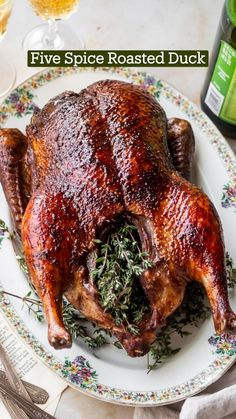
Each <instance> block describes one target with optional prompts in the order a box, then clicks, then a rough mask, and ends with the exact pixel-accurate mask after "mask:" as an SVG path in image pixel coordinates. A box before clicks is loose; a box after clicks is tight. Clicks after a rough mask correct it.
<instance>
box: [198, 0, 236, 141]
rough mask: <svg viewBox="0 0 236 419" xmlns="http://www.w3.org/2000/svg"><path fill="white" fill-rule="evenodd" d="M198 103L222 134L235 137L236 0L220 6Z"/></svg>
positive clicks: (228, 0)
mask: <svg viewBox="0 0 236 419" xmlns="http://www.w3.org/2000/svg"><path fill="white" fill-rule="evenodd" d="M201 106H202V109H203V110H204V112H205V113H206V114H207V115H208V116H209V117H210V118H211V119H212V121H213V122H214V123H215V125H216V126H217V127H218V128H219V130H220V131H221V132H222V133H223V134H224V135H226V136H228V137H230V138H235V139H236V0H226V1H225V4H224V7H223V12H222V16H221V22H220V25H219V28H218V32H217V35H216V40H215V45H214V48H213V53H212V57H211V61H210V66H209V69H208V72H207V76H206V80H205V84H204V87H203V90H202V93H201Z"/></svg>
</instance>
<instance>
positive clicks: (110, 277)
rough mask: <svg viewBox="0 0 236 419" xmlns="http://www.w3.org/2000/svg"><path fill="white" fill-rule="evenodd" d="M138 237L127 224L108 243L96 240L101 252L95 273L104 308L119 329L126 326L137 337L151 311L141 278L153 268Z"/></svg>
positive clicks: (112, 235)
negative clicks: (142, 321)
mask: <svg viewBox="0 0 236 419" xmlns="http://www.w3.org/2000/svg"><path fill="white" fill-rule="evenodd" d="M136 233H137V229H136V228H135V227H134V226H132V225H127V224H125V225H123V226H122V227H119V228H118V229H116V231H115V232H112V233H111V234H110V235H109V236H108V238H107V242H106V243H102V242H101V241H99V240H96V243H97V244H99V245H100V246H99V247H100V248H99V252H98V257H97V259H96V266H95V269H94V270H93V272H92V275H93V278H94V280H95V282H96V285H97V288H98V292H99V299H100V304H101V306H102V307H103V308H104V310H105V311H107V312H109V313H110V314H111V315H112V316H113V318H114V321H115V323H116V325H120V324H124V325H125V326H127V329H128V330H129V332H130V333H133V334H135V335H136V334H138V333H139V328H138V326H137V324H138V322H139V321H140V320H141V319H142V317H143V315H144V313H145V312H147V311H148V310H149V304H148V301H147V298H146V296H145V294H144V292H143V289H142V287H141V285H140V282H139V278H140V276H141V275H142V273H143V272H144V271H145V270H146V269H148V268H150V267H151V266H152V265H153V264H152V262H150V261H149V260H148V258H147V254H146V253H144V252H142V251H141V250H140V246H139V244H138V242H137V240H136V238H135V234H136Z"/></svg>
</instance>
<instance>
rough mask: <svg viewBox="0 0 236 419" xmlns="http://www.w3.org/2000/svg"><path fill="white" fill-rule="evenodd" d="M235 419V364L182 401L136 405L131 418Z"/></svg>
mask: <svg viewBox="0 0 236 419" xmlns="http://www.w3.org/2000/svg"><path fill="white" fill-rule="evenodd" d="M222 418H224V419H236V364H234V365H233V366H232V367H231V368H230V370H229V371H228V372H227V373H226V374H225V375H224V376H223V377H222V378H221V379H220V380H219V381H217V382H216V383H214V384H212V385H211V386H209V387H208V388H207V389H206V390H204V391H203V392H202V393H200V394H199V395H196V396H194V397H190V398H188V399H187V400H185V401H184V402H179V403H174V404H172V405H168V406H160V407H136V408H135V411H134V418H133V419H222Z"/></svg>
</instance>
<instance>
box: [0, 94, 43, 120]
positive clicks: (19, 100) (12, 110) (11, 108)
mask: <svg viewBox="0 0 236 419" xmlns="http://www.w3.org/2000/svg"><path fill="white" fill-rule="evenodd" d="M33 98H34V94H33V93H32V92H31V91H29V90H27V89H25V88H24V87H19V88H18V89H15V90H14V91H13V92H12V93H11V94H10V95H9V96H8V97H7V98H6V99H5V101H4V103H3V106H2V108H1V112H0V124H2V123H3V122H4V121H5V120H6V119H7V118H8V116H9V115H13V116H16V117H17V118H20V117H22V116H23V115H30V114H31V113H33V111H34V109H35V108H36V105H35V103H34V102H33Z"/></svg>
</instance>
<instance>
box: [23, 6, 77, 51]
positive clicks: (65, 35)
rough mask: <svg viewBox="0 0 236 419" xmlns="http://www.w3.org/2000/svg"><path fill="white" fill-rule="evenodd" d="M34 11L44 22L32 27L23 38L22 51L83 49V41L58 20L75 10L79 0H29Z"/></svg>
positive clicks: (66, 17) (65, 17)
mask: <svg viewBox="0 0 236 419" xmlns="http://www.w3.org/2000/svg"><path fill="white" fill-rule="evenodd" d="M29 2H30V4H31V6H32V8H33V10H34V11H35V13H36V14H37V15H38V16H40V17H41V18H42V19H44V20H45V21H46V22H45V23H44V24H42V25H39V26H37V27H36V28H34V29H33V30H32V31H31V32H30V33H28V35H27V36H26V38H25V40H24V44H23V47H24V51H25V52H27V51H28V50H45V49H48V50H60V49H78V50H79V49H84V43H83V41H82V40H81V39H80V38H79V37H78V36H77V35H76V34H75V33H74V32H73V31H72V30H71V29H70V28H69V27H68V26H67V25H64V24H62V23H61V22H60V21H61V20H65V19H68V18H69V17H70V15H71V14H72V13H74V12H75V11H76V8H77V4H78V3H79V0H29Z"/></svg>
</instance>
